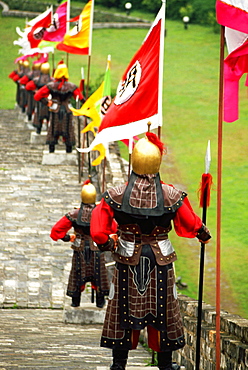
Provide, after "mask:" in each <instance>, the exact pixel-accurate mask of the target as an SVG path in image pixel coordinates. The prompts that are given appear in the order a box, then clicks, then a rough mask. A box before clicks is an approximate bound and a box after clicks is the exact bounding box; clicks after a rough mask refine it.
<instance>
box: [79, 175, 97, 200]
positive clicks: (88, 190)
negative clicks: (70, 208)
mask: <svg viewBox="0 0 248 370" xmlns="http://www.w3.org/2000/svg"><path fill="white" fill-rule="evenodd" d="M81 200H82V202H83V203H86V204H94V203H95V202H96V188H95V186H94V185H93V184H92V183H91V182H90V180H86V181H85V182H84V183H83V186H82V190H81Z"/></svg>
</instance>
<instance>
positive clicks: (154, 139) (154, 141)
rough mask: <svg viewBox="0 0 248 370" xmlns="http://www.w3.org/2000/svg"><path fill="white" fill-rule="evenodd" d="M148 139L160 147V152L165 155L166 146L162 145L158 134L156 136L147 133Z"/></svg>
mask: <svg viewBox="0 0 248 370" xmlns="http://www.w3.org/2000/svg"><path fill="white" fill-rule="evenodd" d="M146 137H147V139H148V140H149V141H150V142H151V143H153V144H154V145H156V146H157V147H158V149H159V150H160V153H161V155H163V154H164V153H165V147H164V144H163V143H162V141H160V140H159V138H158V137H157V135H156V134H154V133H153V132H147V133H146Z"/></svg>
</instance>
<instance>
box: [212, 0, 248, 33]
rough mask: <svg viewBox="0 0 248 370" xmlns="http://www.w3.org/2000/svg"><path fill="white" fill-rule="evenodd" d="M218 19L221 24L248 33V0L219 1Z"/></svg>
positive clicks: (217, 4)
mask: <svg viewBox="0 0 248 370" xmlns="http://www.w3.org/2000/svg"><path fill="white" fill-rule="evenodd" d="M216 17H217V22H218V23H219V24H222V25H223V26H225V27H230V28H232V29H234V30H238V31H241V32H246V33H248V2H247V0H217V1H216Z"/></svg>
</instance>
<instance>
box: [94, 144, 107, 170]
mask: <svg viewBox="0 0 248 370" xmlns="http://www.w3.org/2000/svg"><path fill="white" fill-rule="evenodd" d="M92 150H98V151H99V153H100V154H99V156H98V157H97V158H96V159H95V160H94V161H93V162H92V163H91V165H92V166H98V165H99V164H100V163H101V161H102V160H103V159H104V158H105V155H106V149H105V147H104V146H103V145H102V144H98V145H96V146H94V148H93V149H92Z"/></svg>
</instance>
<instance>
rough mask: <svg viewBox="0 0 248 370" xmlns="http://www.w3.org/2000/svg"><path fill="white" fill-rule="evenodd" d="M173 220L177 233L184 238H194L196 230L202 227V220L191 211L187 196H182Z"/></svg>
mask: <svg viewBox="0 0 248 370" xmlns="http://www.w3.org/2000/svg"><path fill="white" fill-rule="evenodd" d="M173 222H174V228H175V231H176V233H177V235H178V236H183V237H185V238H195V237H196V235H197V231H198V230H199V229H200V228H201V227H202V220H201V219H200V217H198V216H197V214H196V213H195V212H194V211H193V209H192V207H191V204H190V202H189V200H188V198H187V197H186V198H184V201H183V204H182V206H181V207H180V208H178V210H177V212H176V217H175V218H174V219H173Z"/></svg>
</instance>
